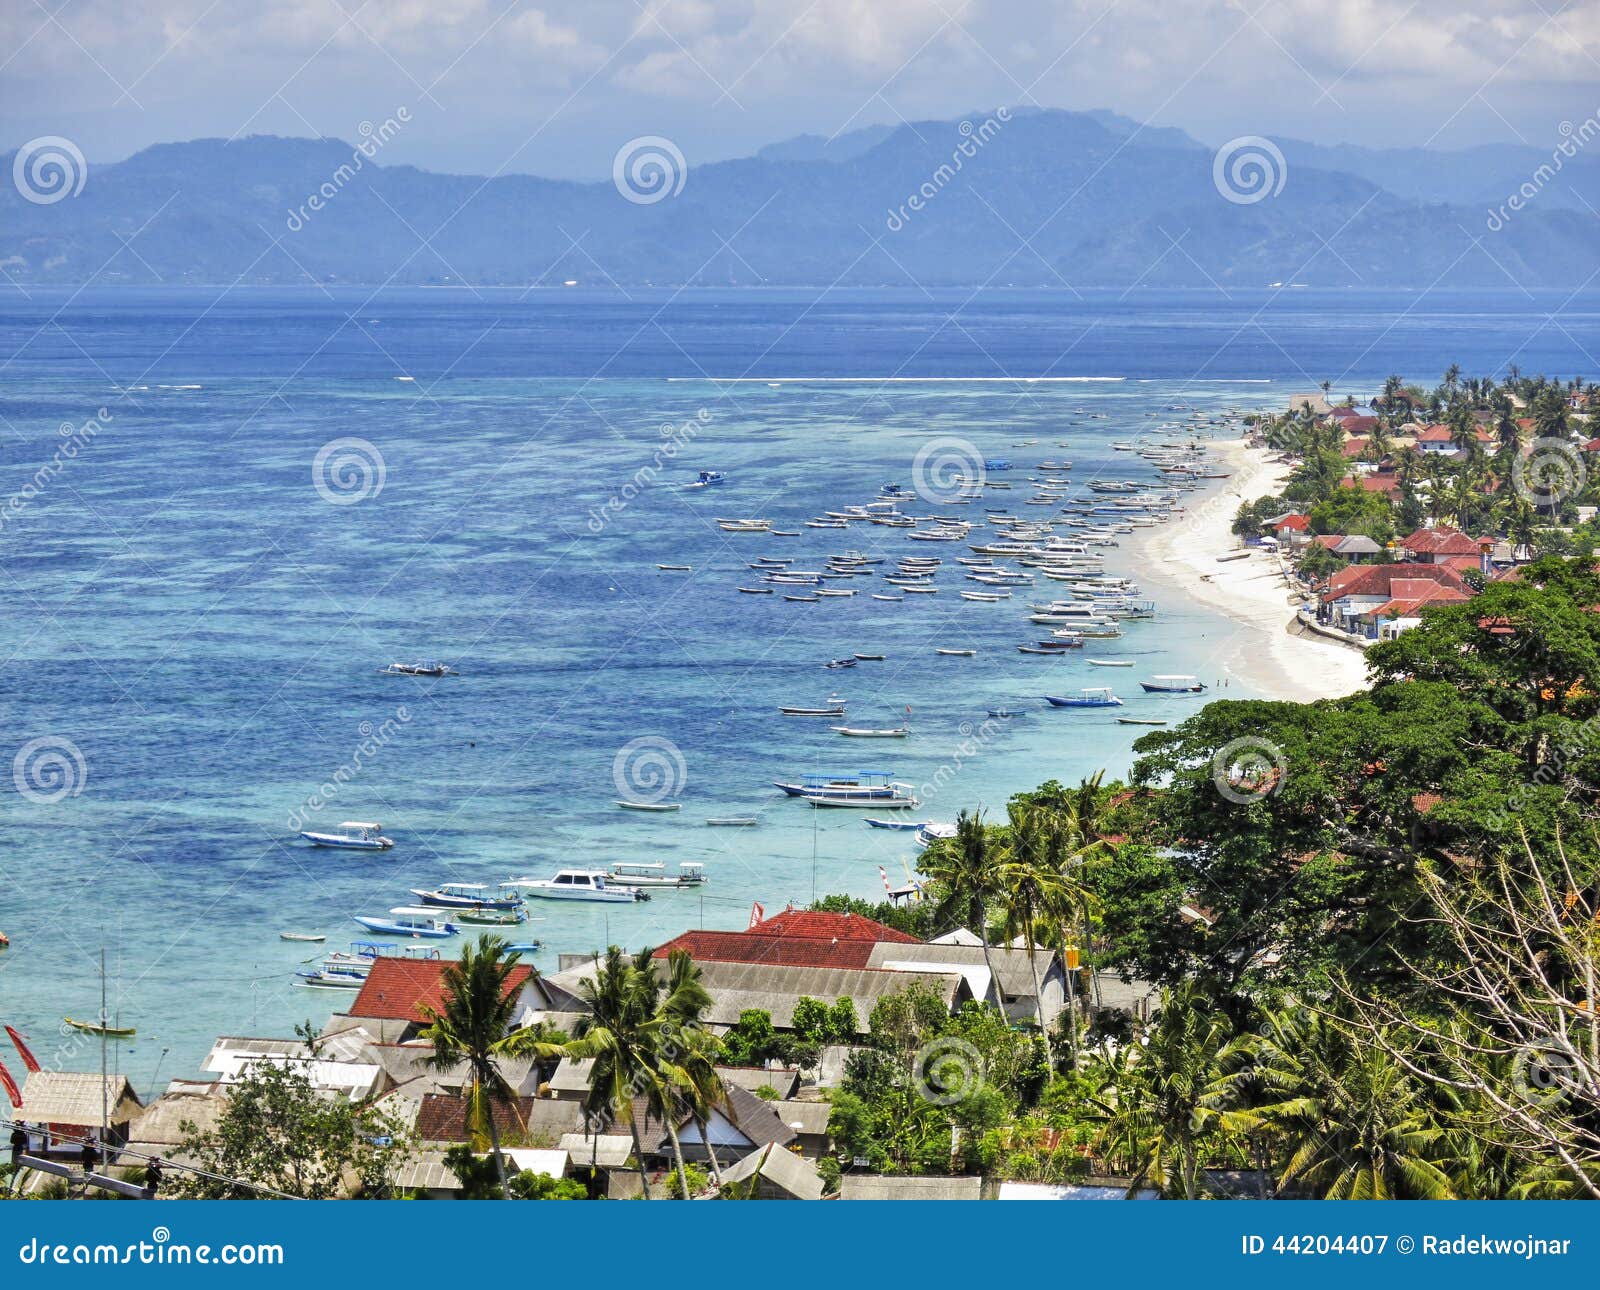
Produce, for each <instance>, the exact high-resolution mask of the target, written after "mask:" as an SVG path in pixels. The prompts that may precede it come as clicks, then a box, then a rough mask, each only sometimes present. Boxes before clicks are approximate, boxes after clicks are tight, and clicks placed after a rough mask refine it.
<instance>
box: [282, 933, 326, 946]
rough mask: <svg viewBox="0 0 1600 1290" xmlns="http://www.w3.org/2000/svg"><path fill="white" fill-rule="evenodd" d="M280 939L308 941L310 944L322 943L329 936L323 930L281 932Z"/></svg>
mask: <svg viewBox="0 0 1600 1290" xmlns="http://www.w3.org/2000/svg"><path fill="white" fill-rule="evenodd" d="M278 939H279V940H280V941H306V942H308V943H310V944H320V943H321V942H323V941H325V940H327V939H328V938H327V937H326V936H324V935H323V934H322V933H321V932H279V933H278Z"/></svg>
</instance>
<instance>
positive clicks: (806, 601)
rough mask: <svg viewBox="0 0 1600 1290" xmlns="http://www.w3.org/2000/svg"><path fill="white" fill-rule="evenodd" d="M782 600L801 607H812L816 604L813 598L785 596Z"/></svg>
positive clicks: (815, 599)
mask: <svg viewBox="0 0 1600 1290" xmlns="http://www.w3.org/2000/svg"><path fill="white" fill-rule="evenodd" d="M784 599H785V600H790V601H794V602H795V603H796V604H801V605H814V604H816V603H817V598H816V597H815V596H785V597H784Z"/></svg>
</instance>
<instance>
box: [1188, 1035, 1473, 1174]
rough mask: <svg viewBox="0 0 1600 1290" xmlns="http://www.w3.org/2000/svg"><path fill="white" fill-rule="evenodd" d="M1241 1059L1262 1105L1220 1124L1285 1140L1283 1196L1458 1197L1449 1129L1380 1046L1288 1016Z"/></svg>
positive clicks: (1251, 1041) (1247, 1045)
mask: <svg viewBox="0 0 1600 1290" xmlns="http://www.w3.org/2000/svg"><path fill="white" fill-rule="evenodd" d="M1239 1057H1243V1058H1244V1059H1245V1062H1246V1064H1245V1065H1238V1064H1237V1058H1239ZM1235 1059H1236V1070H1248V1071H1249V1072H1250V1078H1251V1079H1252V1080H1254V1081H1256V1082H1257V1092H1256V1095H1255V1097H1256V1100H1255V1104H1254V1105H1253V1106H1252V1107H1249V1108H1247V1109H1241V1110H1232V1111H1227V1110H1225V1111H1221V1112H1220V1121H1221V1123H1222V1124H1223V1125H1224V1126H1225V1127H1230V1128H1241V1129H1246V1130H1250V1129H1261V1128H1266V1129H1270V1130H1272V1131H1274V1132H1275V1133H1277V1134H1278V1135H1280V1136H1281V1139H1282V1141H1283V1143H1284V1156H1285V1158H1284V1162H1283V1165H1282V1168H1281V1171H1280V1176H1279V1187H1280V1189H1281V1188H1282V1187H1284V1186H1293V1185H1295V1184H1300V1185H1303V1186H1306V1187H1309V1188H1310V1189H1312V1190H1313V1191H1314V1192H1315V1193H1316V1194H1317V1195H1319V1196H1322V1197H1324V1198H1326V1199H1329V1200H1387V1199H1391V1198H1395V1199H1415V1200H1449V1199H1453V1198H1454V1196H1455V1194H1456V1193H1455V1189H1454V1187H1453V1185H1452V1183H1451V1179H1450V1176H1449V1174H1448V1173H1447V1172H1446V1171H1445V1169H1444V1168H1443V1166H1442V1163H1441V1162H1442V1161H1444V1160H1446V1159H1447V1158H1448V1155H1449V1143H1448V1141H1447V1140H1446V1137H1445V1134H1444V1131H1443V1130H1442V1129H1440V1128H1439V1127H1438V1125H1437V1124H1435V1123H1434V1120H1433V1117H1432V1115H1431V1112H1430V1107H1429V1105H1428V1103H1427V1101H1426V1100H1425V1098H1424V1095H1423V1093H1422V1091H1421V1089H1420V1088H1419V1087H1418V1085H1417V1082H1416V1081H1415V1080H1414V1079H1413V1078H1412V1077H1411V1076H1410V1075H1408V1074H1407V1073H1406V1071H1405V1070H1404V1068H1403V1067H1402V1066H1401V1065H1400V1064H1399V1063H1398V1062H1396V1061H1395V1060H1394V1059H1393V1058H1392V1057H1390V1056H1389V1054H1388V1053H1387V1052H1385V1051H1384V1050H1383V1049H1382V1048H1381V1047H1362V1046H1358V1045H1357V1044H1356V1042H1355V1041H1354V1039H1353V1038H1352V1037H1351V1035H1350V1034H1349V1033H1348V1032H1347V1031H1346V1030H1345V1029H1344V1028H1342V1027H1341V1026H1340V1025H1339V1024H1338V1022H1337V1021H1336V1020H1335V1019H1332V1018H1330V1017H1327V1016H1325V1015H1323V1014H1321V1013H1316V1012H1312V1011H1310V1010H1307V1009H1303V1008H1286V1009H1282V1010H1279V1011H1275V1012H1269V1013H1268V1014H1267V1017H1266V1019H1265V1024H1264V1025H1263V1026H1262V1028H1261V1029H1260V1031H1259V1032H1258V1033H1257V1034H1255V1035H1251V1036H1248V1037H1246V1038H1244V1039H1241V1040H1240V1041H1239V1045H1238V1049H1237V1051H1236V1053H1235ZM1236 1078H1238V1076H1237V1074H1235V1075H1233V1076H1230V1077H1228V1078H1227V1079H1225V1080H1224V1081H1223V1082H1222V1087H1226V1084H1227V1083H1228V1080H1230V1079H1236ZM1219 1093H1220V1089H1219Z"/></svg>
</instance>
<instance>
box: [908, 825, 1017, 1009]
mask: <svg viewBox="0 0 1600 1290" xmlns="http://www.w3.org/2000/svg"><path fill="white" fill-rule="evenodd" d="M917 867H918V868H919V869H921V870H922V872H923V873H924V874H926V875H927V876H928V878H929V879H931V880H932V881H933V882H934V883H935V884H937V887H938V896H939V898H938V901H937V903H936V904H935V905H934V909H933V920H934V923H935V925H937V926H938V927H939V928H940V929H941V930H948V929H950V928H954V927H956V926H965V927H967V928H969V929H971V930H972V931H974V932H976V933H977V934H978V939H979V941H981V942H982V944H983V966H984V968H985V969H986V970H987V971H988V973H989V980H990V982H991V983H992V984H993V986H994V992H995V1006H996V1007H997V1008H1000V1009H1001V1011H1002V1012H1003V1011H1004V1008H1003V1007H1001V1003H1000V984H999V978H998V977H996V976H995V974H994V963H993V962H992V961H991V960H990V957H989V914H988V910H989V904H990V902H991V901H993V900H994V899H995V897H996V895H998V893H999V885H998V882H997V878H998V875H999V864H998V859H997V857H996V856H995V855H993V854H992V853H991V852H990V849H989V830H988V827H987V826H986V825H985V824H984V822H983V812H982V811H979V812H978V813H977V814H975V815H972V814H968V813H967V812H966V811H962V812H961V813H960V814H959V815H957V816H956V835H955V837H953V838H940V839H938V840H936V841H935V842H934V843H933V844H932V845H931V846H929V847H928V848H927V850H925V851H924V852H923V853H922V859H921V860H920V861H919V862H918V864H917Z"/></svg>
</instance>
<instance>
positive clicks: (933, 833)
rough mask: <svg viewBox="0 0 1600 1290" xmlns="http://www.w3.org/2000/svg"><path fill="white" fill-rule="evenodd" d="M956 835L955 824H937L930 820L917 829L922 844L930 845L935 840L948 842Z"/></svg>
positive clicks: (919, 841) (918, 840)
mask: <svg viewBox="0 0 1600 1290" xmlns="http://www.w3.org/2000/svg"><path fill="white" fill-rule="evenodd" d="M955 835H956V826H955V825H953V824H935V823H933V822H931V821H930V822H929V823H927V824H924V825H923V826H922V827H921V828H920V829H918V830H917V842H918V843H919V844H920V845H922V846H928V845H929V844H930V843H934V842H947V841H949V840H950V839H951V838H953V837H955Z"/></svg>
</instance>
